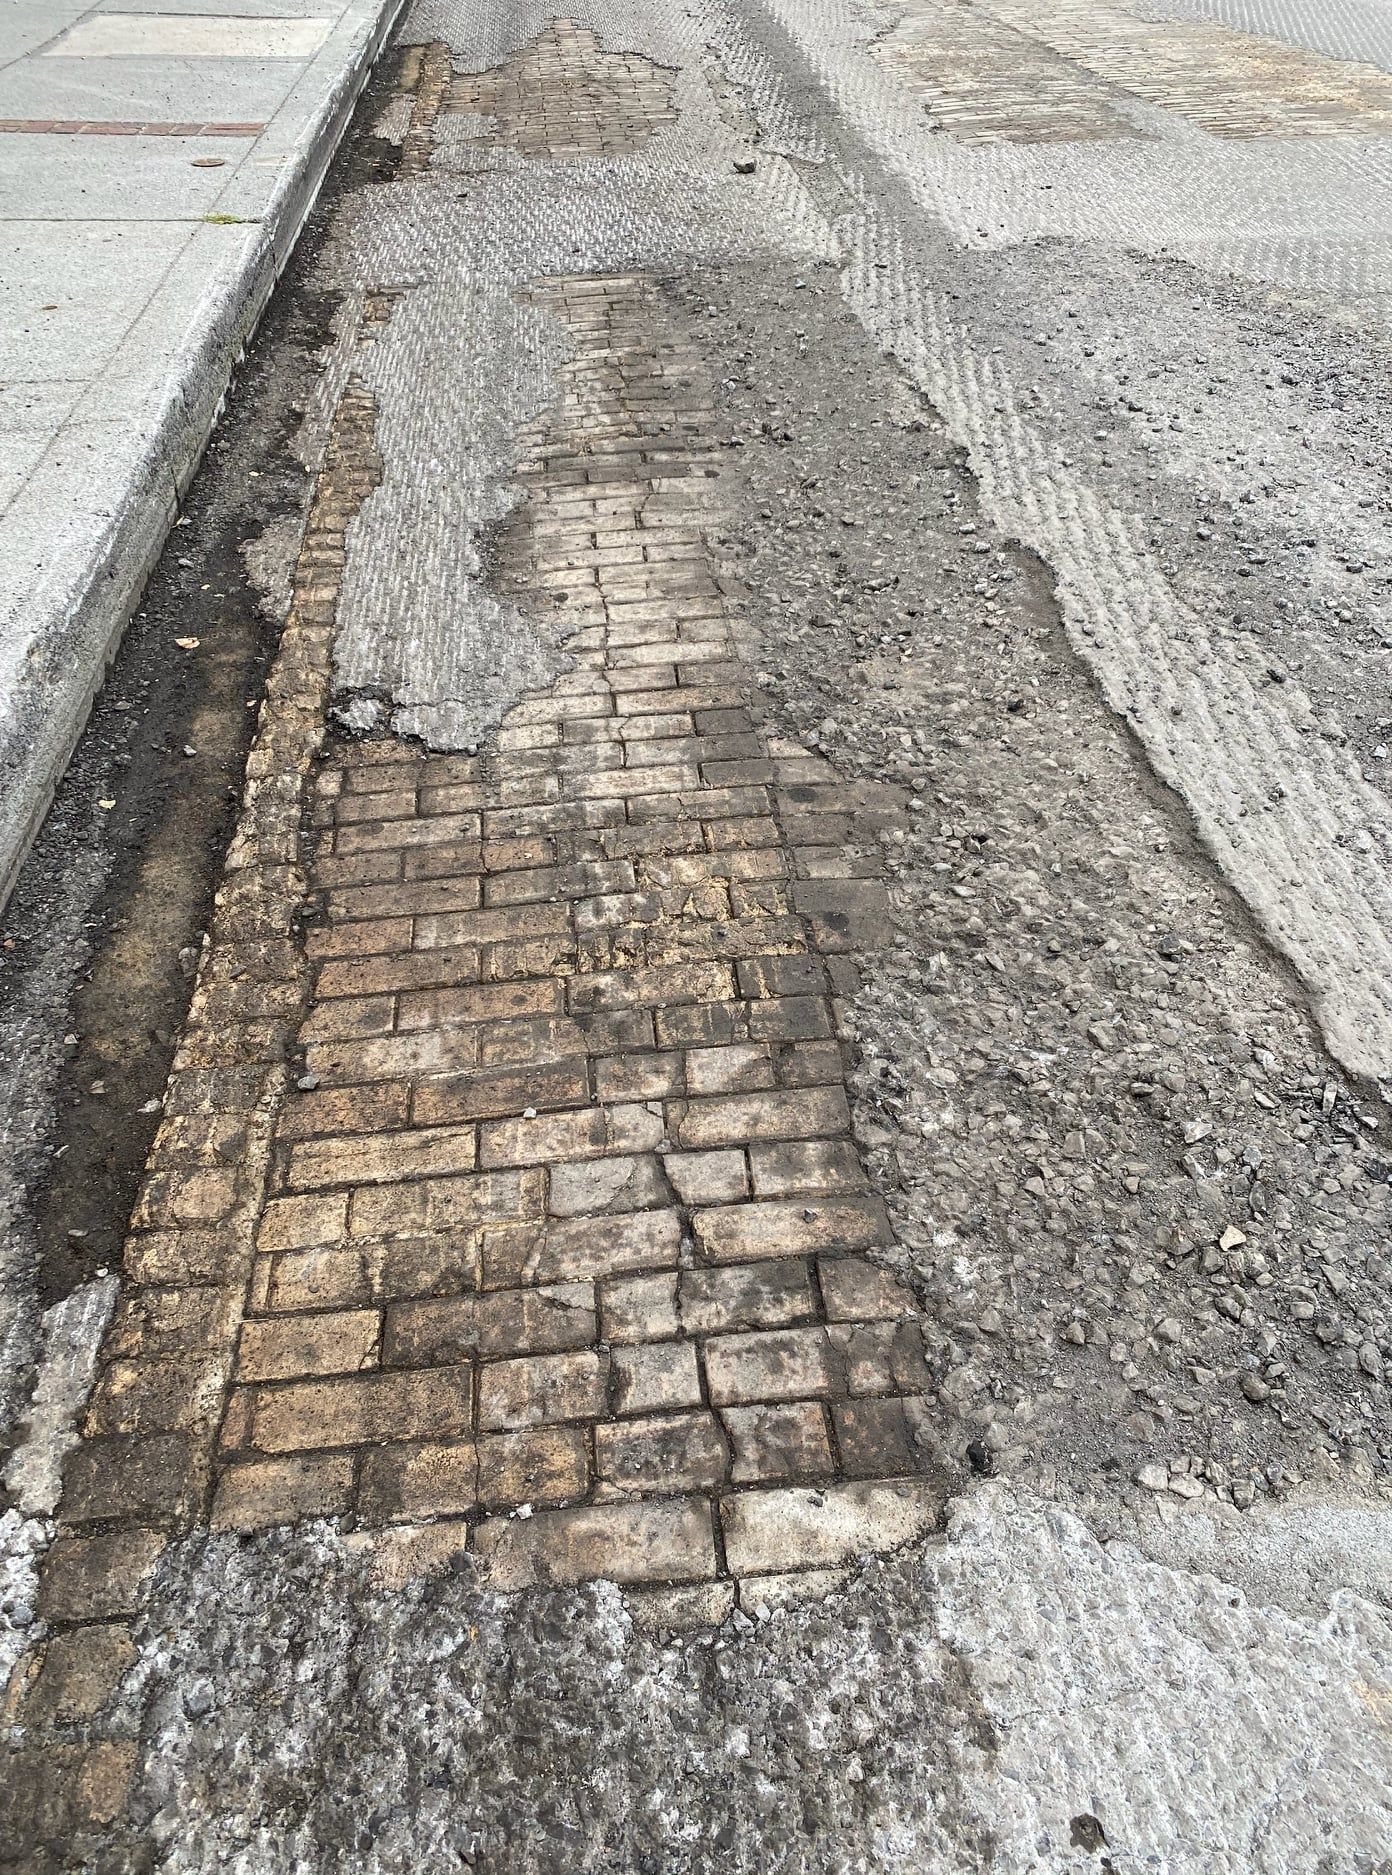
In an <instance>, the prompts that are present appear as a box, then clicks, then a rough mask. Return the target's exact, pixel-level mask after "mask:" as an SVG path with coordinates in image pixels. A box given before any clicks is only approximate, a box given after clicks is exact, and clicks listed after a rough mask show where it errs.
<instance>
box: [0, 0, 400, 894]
mask: <svg viewBox="0 0 1392 1875" xmlns="http://www.w3.org/2000/svg"><path fill="white" fill-rule="evenodd" d="M404 6H405V0H356V3H355V4H354V5H353V6H351V7H350V8H349V10H348V11H347V12H346V13H345V14H344V16H343V18H342V19H341V20H340V21H339V22H338V24H337V26H336V27H335V28H334V30H333V32H332V33H331V34H330V35H329V37H328V39H327V40H326V41H325V43H324V45H323V47H322V48H321V50H320V51H319V53H318V54H317V55H316V57H315V58H314V59H313V60H312V61H311V63H310V64H309V65H308V66H307V67H306V68H305V70H304V72H303V73H302V74H301V76H300V79H299V81H298V82H297V84H296V85H295V87H294V88H293V90H292V91H291V92H290V94H289V96H288V97H287V98H286V100H285V102H284V103H283V104H282V105H281V107H280V109H279V110H278V111H277V112H276V114H275V116H274V118H273V119H272V120H271V122H270V123H269V124H268V126H267V128H266V130H265V131H264V132H263V134H262V136H261V138H260V139H259V141H258V143H257V145H256V151H257V157H258V161H257V168H258V169H259V170H261V171H262V173H264V168H265V159H266V158H268V157H271V158H277V157H278V158H279V162H278V165H277V173H276V179H275V182H274V185H273V187H272V189H271V191H270V194H269V197H267V195H266V194H264V193H260V192H258V191H257V190H256V187H255V179H254V178H252V177H248V176H247V175H245V174H244V173H239V174H238V175H237V176H235V177H233V178H232V180H231V182H230V183H229V186H228V188H227V190H226V191H225V192H224V194H223V196H222V197H220V198H219V200H218V203H217V210H218V212H219V213H220V214H227V215H229V216H237V215H239V214H240V215H242V216H244V217H245V218H246V220H247V221H248V222H252V223H253V224H254V225H251V226H244V225H241V223H236V224H226V225H206V226H201V227H198V228H196V229H195V231H194V232H193V235H192V238H191V240H190V241H189V243H188V245H187V246H186V247H185V248H184V250H183V251H182V253H181V254H180V255H179V258H178V259H177V261H176V262H175V263H174V265H173V266H172V267H171V269H170V271H169V273H168V274H167V275H166V276H165V278H164V280H163V281H162V282H161V284H160V287H159V289H158V290H157V292H156V293H155V294H154V295H153V297H152V298H151V300H150V302H149V304H148V305H147V306H146V308H145V310H144V312H143V313H142V315H141V317H140V319H139V320H138V321H137V322H136V324H135V326H134V327H133V328H132V330H131V331H130V332H129V333H128V334H127V335H126V338H125V339H124V340H123V341H122V344H121V347H120V349H119V350H118V352H117V354H116V357H115V359H114V360H113V361H112V366H111V368H110V370H109V371H108V372H107V373H106V374H104V375H105V377H106V378H108V379H111V380H113V382H116V383H120V382H121V381H122V379H123V376H124V375H125V373H126V372H128V373H129V376H130V377H138V376H139V375H140V366H141V363H142V362H145V364H146V370H147V371H148V361H147V359H146V360H142V351H143V350H144V347H143V344H142V334H144V333H146V332H161V331H162V332H163V333H164V334H165V335H166V339H165V342H166V343H167V334H168V332H169V330H170V329H171V328H173V329H181V330H182V332H183V334H184V346H183V350H182V353H181V356H180V358H179V360H178V362H177V364H176V365H175V367H174V368H173V369H172V370H171V371H170V372H169V373H168V375H167V376H165V377H164V379H163V381H162V382H161V383H160V384H159V385H158V387H157V390H156V391H155V394H154V396H153V397H152V400H151V403H150V407H149V408H148V409H140V410H138V411H136V412H132V411H131V409H130V407H129V405H127V406H126V407H125V408H122V409H115V410H113V412H112V414H113V416H114V417H116V418H117V419H118V420H119V421H121V422H123V423H132V424H133V425H136V426H138V429H139V430H140V432H142V433H143V442H142V444H141V447H140V450H139V454H138V457H137V459H136V460H135V462H134V463H133V465H132V468H131V472H130V473H129V474H128V475H127V476H126V478H125V481H124V485H123V486H122V487H121V488H120V490H119V492H118V494H117V497H116V500H115V502H114V505H113V509H112V512H111V513H110V514H108V515H105V516H103V517H101V519H100V520H99V521H98V522H96V523H94V524H93V526H92V528H91V535H90V540H84V541H83V542H82V545H81V555H80V568H79V569H78V570H76V571H75V570H74V569H73V561H74V560H76V558H77V556H73V557H72V559H70V560H69V561H68V563H67V564H66V566H65V567H64V568H63V570H62V571H61V572H59V573H58V574H57V576H56V577H55V579H54V582H53V587H52V588H50V589H48V590H46V589H45V585H44V582H43V581H42V580H41V581H40V582H39V585H38V589H37V591H36V592H35V595H34V611H35V614H36V615H37V618H36V620H31V624H30V629H29V634H28V642H27V643H26V644H25V647H24V658H23V664H22V667H21V669H20V670H19V672H18V674H17V677H16V680H15V685H14V689H13V690H12V692H11V694H10V695H8V696H7V697H6V698H5V699H4V714H3V717H2V718H0V910H3V908H4V905H5V902H6V900H7V899H8V898H9V895H10V893H11V891H12V890H13V888H14V884H15V881H16V879H17V878H18V876H19V871H20V868H21V867H22V865H23V863H24V860H25V857H26V855H27V853H28V851H29V848H30V846H31V844H32V843H33V840H34V838H35V836H36V835H37V833H38V831H39V828H40V827H41V826H42V824H43V820H44V817H45V815H46V814H47V812H48V809H49V807H50V805H51V803H52V800H53V794H54V790H55V788H56V787H57V785H58V782H59V780H60V779H61V778H62V776H63V774H64V773H65V771H66V769H67V766H68V763H69V762H70V761H71V759H72V754H73V750H74V749H75V748H76V746H77V743H78V740H79V738H80V737H81V735H82V732H83V729H84V728H85V727H86V724H87V718H88V715H89V714H90V712H91V708H92V703H93V700H94V698H95V697H96V694H97V692H98V690H99V689H100V688H101V685H102V681H103V678H104V676H105V672H106V667H107V665H108V664H109V663H110V661H111V659H112V658H113V657H114V656H115V654H116V651H117V648H118V647H119V645H120V642H121V639H122V637H123V635H124V633H125V628H126V624H127V622H128V621H129V619H130V616H131V614H132V612H133V611H134V610H135V608H136V606H137V605H138V604H139V602H140V597H141V594H142V593H143V591H144V588H145V582H146V580H147V579H148V578H149V575H150V573H151V571H152V570H153V568H154V565H155V563H156V561H157V560H158V558H159V556H160V553H161V551H162V549H163V547H164V543H165V539H166V537H167V535H168V533H169V530H170V528H171V526H172V525H173V523H174V520H175V518H176V516H177V513H178V508H179V502H180V499H181V497H182V496H183V494H184V492H185V491H186V490H187V488H188V486H189V484H190V482H191V481H192V480H193V477H194V475H195V473H196V471H197V469H198V465H199V463H200V461H201V460H202V456H203V451H204V449H205V448H206V446H207V443H208V439H209V437H210V436H211V435H212V432H213V428H214V426H215V424H216V422H217V419H218V417H219V415H220V413H221V410H222V404H223V399H224V397H225V396H226V394H227V387H228V385H229V383H230V381H231V378H232V373H233V370H234V369H235V367H236V365H237V362H238V360H239V358H240V357H241V355H242V352H243V350H244V348H245V346H246V345H247V343H248V341H249V340H250V338H251V335H252V333H253V332H254V331H255V329H256V326H257V324H258V323H259V321H260V318H261V315H262V313H263V312H264V311H265V308H266V305H267V302H268V301H269V299H270V296H271V293H272V291H273V289H274V287H275V284H276V281H277V280H278V279H279V277H280V275H281V273H282V272H283V270H284V268H285V265H286V263H287V262H288V260H289V258H290V256H291V254H292V253H293V251H294V248H295V243H296V241H297V240H298V239H299V235H300V232H301V230H302V228H303V227H304V224H305V221H306V219H307V218H308V215H309V213H310V210H311V209H312V208H313V206H314V202H315V199H316V198H317V196H318V193H319V190H320V187H321V186H322V184H323V180H324V176H325V174H326V172H327V170H328V167H329V164H330V162H331V161H332V159H333V156H334V154H335V152H336V150H337V148H338V145H339V142H340V141H341V139H342V136H343V133H344V131H345V130H346V129H347V126H348V123H349V121H350V119H351V117H352V114H353V110H354V108H355V107H356V104H357V101H358V97H359V95H360V93H361V92H362V89H363V86H364V85H365V84H366V82H367V79H368V76H369V74H370V73H371V71H372V67H373V65H374V64H375V62H376V60H377V57H378V55H379V54H380V52H381V50H382V48H383V46H384V45H385V44H386V42H387V40H388V38H389V37H390V34H391V32H392V30H393V28H394V27H395V25H396V23H397V20H398V18H399V17H400V15H401V12H402V11H403V8H404ZM253 197H255V198H256V199H253ZM230 247H234V248H235V249H236V250H237V251H235V252H233V253H229V248H230ZM123 367H124V368H125V371H124V372H123ZM152 388H153V387H152ZM93 395H94V396H95V398H96V400H97V404H98V408H99V409H100V398H101V387H100V386H98V387H94V393H93Z"/></svg>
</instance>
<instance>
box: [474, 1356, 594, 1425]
mask: <svg viewBox="0 0 1392 1875" xmlns="http://www.w3.org/2000/svg"><path fill="white" fill-rule="evenodd" d="M608 1378H609V1369H608V1362H607V1360H606V1358H605V1357H604V1356H603V1355H601V1354H599V1353H598V1352H597V1351H596V1350H594V1349H592V1348H587V1349H582V1350H577V1351H576V1352H574V1353H569V1354H535V1355H528V1356H526V1357H524V1358H522V1359H520V1360H511V1361H492V1362H490V1363H489V1364H488V1365H487V1366H486V1367H485V1368H484V1369H483V1371H482V1373H481V1375H480V1377H479V1425H480V1426H481V1427H483V1428H484V1430H485V1431H489V1432H496V1431H510V1430H513V1429H515V1428H517V1427H521V1426H541V1425H547V1424H551V1423H554V1422H556V1421H561V1420H568V1419H598V1418H599V1416H600V1415H601V1414H602V1413H603V1411H604V1402H605V1393H606V1390H607V1386H608Z"/></svg>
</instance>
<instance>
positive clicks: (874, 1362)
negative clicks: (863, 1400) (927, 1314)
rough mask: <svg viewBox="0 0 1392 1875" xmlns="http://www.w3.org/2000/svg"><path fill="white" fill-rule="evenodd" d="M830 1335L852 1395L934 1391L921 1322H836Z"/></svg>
mask: <svg viewBox="0 0 1392 1875" xmlns="http://www.w3.org/2000/svg"><path fill="white" fill-rule="evenodd" d="M828 1332H829V1333H830V1335H831V1338H832V1342H833V1345H834V1346H835V1347H836V1348H837V1349H838V1350H839V1352H840V1353H841V1356H842V1358H843V1359H844V1361H845V1364H846V1386H847V1389H848V1391H849V1392H851V1393H853V1394H858V1395H859V1394H872V1393H927V1392H929V1391H931V1390H932V1387H933V1385H934V1376H933V1370H932V1365H931V1363H930V1360H929V1353H928V1349H927V1347H926V1345H925V1343H924V1339H923V1335H924V1324H923V1323H922V1322H921V1321H918V1320H908V1321H899V1322H864V1323H861V1322H835V1323H833V1324H832V1326H831V1328H830V1330H829V1331H828Z"/></svg>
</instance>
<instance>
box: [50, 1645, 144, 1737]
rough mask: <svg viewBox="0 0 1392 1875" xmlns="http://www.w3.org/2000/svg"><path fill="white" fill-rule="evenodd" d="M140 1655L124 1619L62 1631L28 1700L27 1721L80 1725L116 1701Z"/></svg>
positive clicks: (51, 1648)
mask: <svg viewBox="0 0 1392 1875" xmlns="http://www.w3.org/2000/svg"><path fill="white" fill-rule="evenodd" d="M134 1660H135V1642H134V1641H133V1640H132V1639H131V1633H130V1628H129V1627H128V1626H127V1624H126V1623H125V1622H124V1621H121V1622H106V1623H102V1624H99V1625H96V1626H92V1627H84V1628H73V1629H70V1630H68V1631H66V1632H64V1631H61V1630H60V1631H59V1632H58V1633H56V1634H54V1635H53V1636H52V1637H51V1639H50V1640H49V1641H48V1643H47V1645H46V1646H45V1648H44V1652H43V1665H42V1667H41V1669H40V1672H39V1676H38V1680H37V1682H36V1683H35V1685H34V1688H33V1691H32V1692H31V1693H30V1694H29V1696H28V1697H27V1699H26V1700H25V1702H24V1708H23V1715H24V1721H25V1723H26V1724H27V1725H31V1726H32V1725H38V1726H44V1725H54V1724H57V1725H80V1724H82V1723H83V1722H84V1721H86V1720H88V1719H93V1718H95V1717H96V1715H97V1714H98V1713H99V1712H100V1711H101V1710H102V1709H103V1708H104V1707H105V1706H106V1705H108V1704H109V1703H110V1701H111V1698H112V1696H113V1694H114V1693H115V1691H116V1689H117V1687H118V1686H119V1685H120V1683H121V1681H122V1679H123V1678H124V1676H125V1673H126V1670H127V1668H128V1667H130V1666H131V1665H132V1664H133V1662H134Z"/></svg>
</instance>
